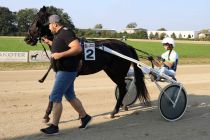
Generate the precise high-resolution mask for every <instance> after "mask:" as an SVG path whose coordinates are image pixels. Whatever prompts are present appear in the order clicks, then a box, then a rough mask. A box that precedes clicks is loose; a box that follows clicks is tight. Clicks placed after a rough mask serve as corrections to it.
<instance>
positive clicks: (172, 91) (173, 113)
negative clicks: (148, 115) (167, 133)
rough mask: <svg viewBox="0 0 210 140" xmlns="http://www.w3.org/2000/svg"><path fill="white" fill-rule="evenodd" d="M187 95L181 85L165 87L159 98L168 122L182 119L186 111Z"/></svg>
mask: <svg viewBox="0 0 210 140" xmlns="http://www.w3.org/2000/svg"><path fill="white" fill-rule="evenodd" d="M186 106H187V93H186V91H185V89H184V87H183V86H182V85H181V84H177V83H173V84H169V85H167V86H166V87H164V88H163V89H162V91H161V93H160V96H159V109H160V112H161V115H162V116H163V118H165V119H166V120H168V121H176V120H178V119H180V118H181V117H182V116H183V115H184V112H185V110H186Z"/></svg>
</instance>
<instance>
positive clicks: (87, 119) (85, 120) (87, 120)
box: [79, 115, 92, 129]
mask: <svg viewBox="0 0 210 140" xmlns="http://www.w3.org/2000/svg"><path fill="white" fill-rule="evenodd" d="M91 119H92V117H91V116H89V115H86V116H85V117H84V118H81V126H80V127H79V128H80V129H85V128H86V127H87V126H88V124H89V123H90V121H91Z"/></svg>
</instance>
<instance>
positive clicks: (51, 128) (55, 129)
mask: <svg viewBox="0 0 210 140" xmlns="http://www.w3.org/2000/svg"><path fill="white" fill-rule="evenodd" d="M40 131H41V132H43V133H44V134H46V135H58V134H59V128H58V126H55V125H53V124H51V125H50V126H49V127H47V128H43V129H40Z"/></svg>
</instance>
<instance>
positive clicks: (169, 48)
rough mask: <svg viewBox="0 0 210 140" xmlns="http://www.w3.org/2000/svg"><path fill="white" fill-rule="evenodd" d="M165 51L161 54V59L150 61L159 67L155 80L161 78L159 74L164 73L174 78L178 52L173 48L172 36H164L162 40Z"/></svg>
mask: <svg viewBox="0 0 210 140" xmlns="http://www.w3.org/2000/svg"><path fill="white" fill-rule="evenodd" d="M162 44H163V47H164V48H165V50H166V51H165V52H164V53H163V54H162V55H161V58H160V59H161V61H156V60H152V63H153V64H154V65H155V66H157V67H160V70H159V75H158V76H157V81H158V80H160V79H161V75H162V74H163V73H164V74H166V75H168V76H170V77H172V78H173V79H174V80H176V79H175V74H176V68H177V64H178V54H177V53H176V52H175V51H174V50H173V49H174V48H175V41H174V39H173V38H170V37H166V38H164V39H163V40H162Z"/></svg>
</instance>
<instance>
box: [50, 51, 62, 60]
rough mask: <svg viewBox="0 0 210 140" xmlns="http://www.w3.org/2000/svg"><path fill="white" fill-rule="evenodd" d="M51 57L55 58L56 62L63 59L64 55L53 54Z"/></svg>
mask: <svg viewBox="0 0 210 140" xmlns="http://www.w3.org/2000/svg"><path fill="white" fill-rule="evenodd" d="M51 57H52V58H54V59H55V60H58V59H60V58H62V57H63V54H62V53H53V54H52V55H51Z"/></svg>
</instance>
